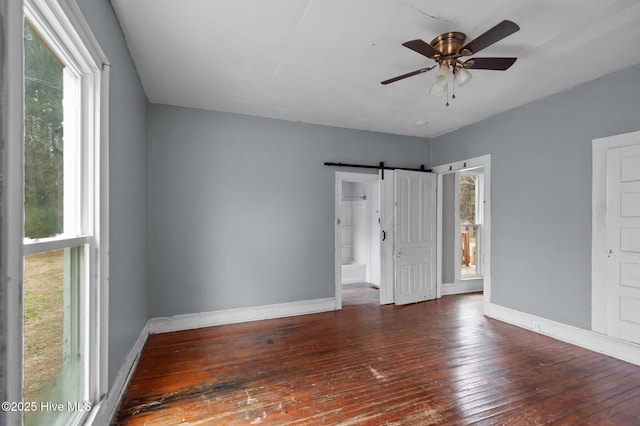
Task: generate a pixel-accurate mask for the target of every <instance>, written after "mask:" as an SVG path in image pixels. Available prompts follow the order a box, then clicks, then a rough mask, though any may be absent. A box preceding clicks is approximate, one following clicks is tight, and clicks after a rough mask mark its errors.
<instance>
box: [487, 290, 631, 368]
mask: <svg viewBox="0 0 640 426" xmlns="http://www.w3.org/2000/svg"><path fill="white" fill-rule="evenodd" d="M486 315H487V316H488V317H491V318H495V319H497V320H500V321H504V322H506V323H509V324H512V325H516V326H518V327H522V328H525V329H527V330H530V331H534V332H536V333H540V334H544V335H546V336H549V337H553V338H554V339H558V340H562V341H563V342H567V343H571V344H573V345H576V346H580V347H583V348H586V349H589V350H592V351H594V352H598V353H602V354H605V355H609V356H612V357H614V358H618V359H621V360H623V361H627V362H630V363H632V364H636V365H640V345H636V344H633V343H630V342H626V341H623V340H618V339H613V338H611V337H608V336H605V335H604V334H601V333H597V332H595V331H590V330H585V329H582V328H578V327H574V326H572V325H567V324H563V323H561V322H557V321H552V320H549V319H546V318H542V317H538V316H535V315H531V314H527V313H525V312H520V311H516V310H514V309H510V308H507V307H504V306H501V305H496V304H494V303H490V304H489V311H488V312H487V313H486Z"/></svg>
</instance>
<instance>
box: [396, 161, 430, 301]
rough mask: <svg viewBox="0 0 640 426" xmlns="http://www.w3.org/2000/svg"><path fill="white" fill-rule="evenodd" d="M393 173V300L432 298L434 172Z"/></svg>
mask: <svg viewBox="0 0 640 426" xmlns="http://www.w3.org/2000/svg"><path fill="white" fill-rule="evenodd" d="M394 175H395V190H394V197H395V202H394V204H395V214H394V215H393V217H394V222H395V223H394V233H393V249H394V260H395V265H394V270H395V273H394V290H395V291H394V293H395V295H394V299H395V303H396V305H403V304H407V303H416V302H422V301H424V300H430V299H435V298H436V183H437V175H436V174H435V173H424V172H412V171H407V170H395V173H394Z"/></svg>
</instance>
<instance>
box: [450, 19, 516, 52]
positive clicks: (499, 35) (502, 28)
mask: <svg viewBox="0 0 640 426" xmlns="http://www.w3.org/2000/svg"><path fill="white" fill-rule="evenodd" d="M519 29H520V27H519V26H518V24H516V23H515V22H511V21H508V20H504V21H502V22H500V23H499V24H498V25H496V26H495V27H493V28H491V29H490V30H488V31H486V32H485V33H484V34H481V35H479V36H478V37H476V38H475V39H473V40H471V41H470V42H469V43H467V44H466V45H464V46H463V47H462V49H460V52H464V51H465V50H468V51H470V52H471V53H469V54H467V56H468V55H473V54H475V53H478V52H479V51H481V50H482V49H484V48H485V47H489V46H491V45H492V44H493V43H497V42H499V41H500V40H502V39H503V38H505V37H507V36H509V35H511V34H513V33H515V32H516V31H518V30H519Z"/></svg>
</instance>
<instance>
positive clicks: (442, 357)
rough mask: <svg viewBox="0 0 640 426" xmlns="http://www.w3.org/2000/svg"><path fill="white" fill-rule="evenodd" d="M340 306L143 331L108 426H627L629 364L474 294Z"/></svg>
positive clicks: (632, 412)
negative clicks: (488, 307)
mask: <svg viewBox="0 0 640 426" xmlns="http://www.w3.org/2000/svg"><path fill="white" fill-rule="evenodd" d="M367 300H368V301H369V302H368V303H367V302H364V301H367ZM343 304H344V308H343V309H342V310H341V311H336V312H327V313H321V314H314V315H304V316H299V317H290V318H282V319H276V320H268V321H259V322H251V323H244V324H233V325H226V326H219V327H209V328H202V329H197V330H189V331H182V332H175V333H167V334H158V335H152V336H149V339H148V341H147V344H146V345H145V348H144V350H143V353H142V355H141V359H140V362H139V364H138V367H137V369H136V371H135V373H134V375H133V378H132V380H131V382H130V384H129V387H128V389H127V391H126V394H125V396H124V399H123V401H122V404H121V406H120V408H119V411H118V412H117V416H116V419H115V420H114V424H121V425H143V424H144V425H168V424H180V423H187V424H214V425H218V424H220V425H227V424H233V425H245V424H263V425H265V424H268V425H285V424H286V425H315V424H340V425H383V424H384V425H431V424H433V425H460V424H464V425H468V424H476V425H537V424H554V425H639V424H640V367H639V366H636V365H632V364H628V363H625V362H623V361H619V360H616V359H613V358H610V357H607V356H604V355H600V354H597V353H594V352H590V351H588V350H586V349H582V348H579V347H575V346H572V345H569V344H565V343H562V342H559V341H556V340H553V339H551V338H548V337H545V336H542V335H539V334H536V333H533V332H529V331H526V330H523V329H520V328H517V327H514V326H511V325H508V324H504V323H501V322H499V321H495V320H491V319H488V318H485V317H484V316H483V315H482V295H480V294H472V295H463V296H446V297H444V298H442V299H439V300H434V301H429V302H423V303H420V304H415V305H407V306H392V305H390V306H379V305H378V304H377V290H375V289H372V288H370V287H368V286H367V285H362V286H361V289H360V291H356V288H355V286H354V287H352V288H349V289H345V292H344V293H343Z"/></svg>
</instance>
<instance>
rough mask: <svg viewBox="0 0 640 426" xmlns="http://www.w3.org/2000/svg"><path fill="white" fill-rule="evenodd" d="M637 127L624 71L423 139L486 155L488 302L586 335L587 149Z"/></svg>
mask: <svg viewBox="0 0 640 426" xmlns="http://www.w3.org/2000/svg"><path fill="white" fill-rule="evenodd" d="M639 128H640V66H634V67H632V68H629V69H627V70H624V71H621V72H618V73H615V74H612V75H609V76H606V77H604V78H600V79H598V80H595V81H592V82H589V83H586V84H583V85H580V86H577V87H575V88H573V89H571V90H567V91H565V92H562V93H559V94H556V95H553V96H550V97H548V98H545V99H542V100H539V101H536V102H533V103H531V104H528V105H525V106H522V107H520V108H517V109H514V110H511V111H509V112H506V113H503V114H501V115H498V116H496V117H493V118H491V119H488V120H485V121H482V122H480V123H477V124H474V125H471V126H468V127H465V128H463V129H460V130H458V131H455V132H452V133H449V134H447V135H444V136H441V137H438V138H435V139H433V140H432V144H431V164H432V165H438V164H444V163H448V162H452V161H456V160H462V159H466V158H470V157H475V156H479V155H484V154H491V156H492V157H491V209H492V217H491V227H492V228H491V244H492V245H491V259H492V264H491V272H492V296H491V297H492V302H494V303H497V304H499V305H503V306H507V307H510V308H513V309H516V310H519V311H523V312H528V313H531V314H534V315H539V316H542V317H545V318H549V319H552V320H556V321H560V322H563V323H566V324H570V325H574V326H577V327H581V328H586V329H590V328H591V269H590V268H591V141H592V139H594V138H599V137H604V136H609V135H614V134H620V133H626V132H630V131H634V130H638V129H639Z"/></svg>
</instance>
